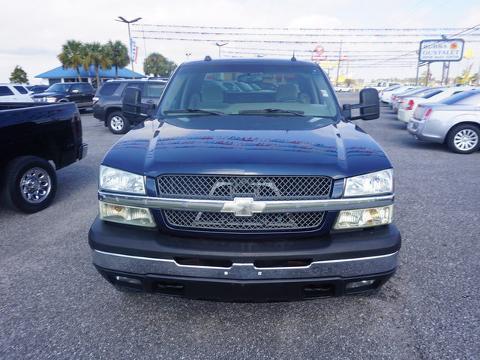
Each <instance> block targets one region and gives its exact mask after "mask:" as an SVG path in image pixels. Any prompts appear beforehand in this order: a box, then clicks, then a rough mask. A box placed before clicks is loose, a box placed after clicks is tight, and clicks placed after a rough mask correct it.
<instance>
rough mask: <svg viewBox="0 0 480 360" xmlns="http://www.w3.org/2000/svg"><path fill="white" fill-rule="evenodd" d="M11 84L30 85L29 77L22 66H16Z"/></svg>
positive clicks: (11, 77) (11, 75)
mask: <svg viewBox="0 0 480 360" xmlns="http://www.w3.org/2000/svg"><path fill="white" fill-rule="evenodd" d="M10 82H11V83H18V84H28V77H27V73H26V72H25V70H23V69H22V67H21V66H19V65H17V66H15V69H13V71H12V73H11V74H10Z"/></svg>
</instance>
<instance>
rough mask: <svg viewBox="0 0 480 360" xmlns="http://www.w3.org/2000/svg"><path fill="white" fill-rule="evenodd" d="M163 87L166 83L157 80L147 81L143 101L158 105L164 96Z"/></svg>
mask: <svg viewBox="0 0 480 360" xmlns="http://www.w3.org/2000/svg"><path fill="white" fill-rule="evenodd" d="M163 89H165V85H164V84H161V83H155V82H151V83H146V84H145V91H143V93H142V103H145V104H153V105H155V107H156V106H157V105H158V102H159V101H160V97H161V96H162V93H163Z"/></svg>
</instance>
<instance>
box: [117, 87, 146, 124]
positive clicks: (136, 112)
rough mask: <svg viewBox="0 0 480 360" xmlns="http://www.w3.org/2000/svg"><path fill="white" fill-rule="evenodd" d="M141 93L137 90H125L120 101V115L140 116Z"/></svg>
mask: <svg viewBox="0 0 480 360" xmlns="http://www.w3.org/2000/svg"><path fill="white" fill-rule="evenodd" d="M141 105H142V92H141V90H140V89H137V88H127V90H125V94H124V95H123V99H122V113H124V114H125V116H126V117H127V118H128V117H129V116H140V114H141V112H142V106H141Z"/></svg>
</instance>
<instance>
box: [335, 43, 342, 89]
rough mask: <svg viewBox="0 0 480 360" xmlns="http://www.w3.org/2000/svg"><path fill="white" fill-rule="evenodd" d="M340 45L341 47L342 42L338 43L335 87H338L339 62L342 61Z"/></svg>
mask: <svg viewBox="0 0 480 360" xmlns="http://www.w3.org/2000/svg"><path fill="white" fill-rule="evenodd" d="M342 45H343V41H341V42H340V49H339V50H338V64H337V77H336V79H335V86H338V77H339V76H340V61H341V59H342Z"/></svg>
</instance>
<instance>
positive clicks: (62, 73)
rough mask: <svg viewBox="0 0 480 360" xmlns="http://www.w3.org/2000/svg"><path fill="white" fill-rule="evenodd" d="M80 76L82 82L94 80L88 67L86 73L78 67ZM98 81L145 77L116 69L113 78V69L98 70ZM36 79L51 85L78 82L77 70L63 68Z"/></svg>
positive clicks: (93, 70)
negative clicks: (116, 71) (116, 73)
mask: <svg viewBox="0 0 480 360" xmlns="http://www.w3.org/2000/svg"><path fill="white" fill-rule="evenodd" d="M80 76H81V78H82V81H88V82H92V81H95V80H96V75H95V68H94V67H93V66H90V68H89V69H88V71H86V70H85V69H84V68H83V67H82V66H81V67H80ZM99 77H100V81H101V82H104V81H107V80H111V79H115V78H121V79H139V78H144V77H145V75H142V74H139V73H137V72H134V71H132V70H129V69H127V68H119V69H118V77H117V76H115V68H114V67H112V68H110V69H102V68H100V70H99ZM35 78H37V79H45V80H48V84H49V85H52V84H55V83H58V82H74V81H78V74H77V70H76V69H73V68H64V67H63V66H59V67H56V68H54V69H51V70H48V71H46V72H44V73H41V74H39V75H37V76H35Z"/></svg>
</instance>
